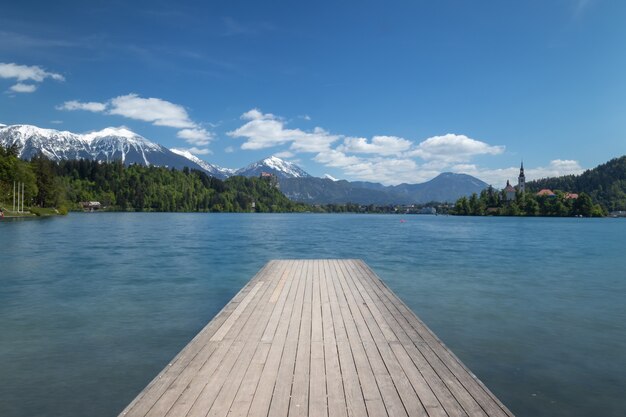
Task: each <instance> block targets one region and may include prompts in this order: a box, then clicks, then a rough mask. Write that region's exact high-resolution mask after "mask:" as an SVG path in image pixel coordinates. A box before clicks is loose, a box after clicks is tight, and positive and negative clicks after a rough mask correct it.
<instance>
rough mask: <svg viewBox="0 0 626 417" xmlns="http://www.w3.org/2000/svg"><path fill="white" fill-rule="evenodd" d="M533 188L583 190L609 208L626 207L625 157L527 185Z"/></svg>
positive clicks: (619, 208)
mask: <svg viewBox="0 0 626 417" xmlns="http://www.w3.org/2000/svg"><path fill="white" fill-rule="evenodd" d="M526 187H527V188H528V189H529V190H531V191H535V192H536V191H539V190H541V189H543V188H548V189H551V190H562V191H571V192H575V193H581V192H584V193H586V194H589V196H590V197H591V199H592V200H593V201H594V202H595V203H598V204H600V205H601V206H602V207H604V208H605V209H606V210H608V211H615V210H626V156H622V157H620V158H615V159H612V160H610V161H609V162H607V163H605V164H602V165H598V166H597V167H596V168H593V169H590V170H587V171H585V172H584V173H582V174H580V175H566V176H563V177H557V178H545V179H541V180H536V181H531V182H528V183H527V184H526Z"/></svg>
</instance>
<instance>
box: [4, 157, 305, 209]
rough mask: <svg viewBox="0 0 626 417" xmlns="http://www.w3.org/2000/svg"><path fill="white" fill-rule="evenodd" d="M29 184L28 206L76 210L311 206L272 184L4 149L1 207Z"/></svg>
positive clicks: (295, 207) (291, 207)
mask: <svg viewBox="0 0 626 417" xmlns="http://www.w3.org/2000/svg"><path fill="white" fill-rule="evenodd" d="M14 181H19V182H23V183H24V184H25V186H24V196H25V198H24V201H25V204H26V206H27V207H30V206H36V207H57V208H67V209H70V210H71V209H76V208H78V207H79V206H78V203H79V202H81V201H99V202H100V203H102V205H104V206H106V207H108V208H109V209H113V210H133V211H214V212H248V211H259V212H292V211H304V210H305V209H306V206H305V205H303V204H298V203H294V202H292V201H290V200H289V199H287V198H286V197H285V196H284V195H283V194H282V193H281V192H280V191H279V190H277V189H276V188H274V187H272V186H271V184H270V183H269V181H266V180H263V179H259V178H244V177H232V178H229V179H227V180H224V181H222V180H219V179H216V178H213V177H210V176H208V175H207V174H206V173H204V172H201V171H197V170H189V169H186V168H185V169H183V170H182V171H177V170H173V169H167V168H161V167H143V166H139V165H131V166H129V167H125V166H124V165H123V164H122V163H121V162H113V163H101V162H97V161H88V160H74V161H61V162H53V161H50V160H48V159H46V158H45V157H42V156H37V157H34V158H33V159H32V160H31V161H22V160H20V159H19V158H18V157H17V149H15V148H1V147H0V206H4V207H5V208H10V203H12V195H13V182H14Z"/></svg>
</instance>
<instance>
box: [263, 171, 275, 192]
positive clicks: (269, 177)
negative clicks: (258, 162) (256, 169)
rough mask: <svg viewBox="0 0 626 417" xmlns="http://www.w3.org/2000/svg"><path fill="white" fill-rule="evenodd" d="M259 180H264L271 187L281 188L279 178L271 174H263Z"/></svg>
mask: <svg viewBox="0 0 626 417" xmlns="http://www.w3.org/2000/svg"><path fill="white" fill-rule="evenodd" d="M259 178H261V179H262V180H265V181H268V182H269V183H270V185H271V186H272V187H274V188H279V184H278V177H277V176H276V175H274V174H272V173H270V172H261V175H259Z"/></svg>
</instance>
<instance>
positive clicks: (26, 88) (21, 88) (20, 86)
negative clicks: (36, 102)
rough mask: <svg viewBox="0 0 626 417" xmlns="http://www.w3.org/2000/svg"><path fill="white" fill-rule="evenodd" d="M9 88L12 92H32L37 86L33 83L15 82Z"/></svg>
mask: <svg viewBox="0 0 626 417" xmlns="http://www.w3.org/2000/svg"><path fill="white" fill-rule="evenodd" d="M9 90H11V91H13V92H14V93H33V92H35V90H37V86H36V85H35V84H24V83H17V84H15V85H12V86H11V88H9Z"/></svg>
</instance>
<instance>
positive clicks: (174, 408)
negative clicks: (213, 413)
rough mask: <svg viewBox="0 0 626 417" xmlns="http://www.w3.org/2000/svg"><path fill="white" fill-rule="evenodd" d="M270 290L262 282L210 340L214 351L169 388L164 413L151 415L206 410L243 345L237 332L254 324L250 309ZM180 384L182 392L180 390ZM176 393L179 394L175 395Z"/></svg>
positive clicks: (201, 413) (180, 413)
mask: <svg viewBox="0 0 626 417" xmlns="http://www.w3.org/2000/svg"><path fill="white" fill-rule="evenodd" d="M278 265H280V264H278ZM264 277H265V275H264ZM272 284H274V283H272ZM272 290H273V285H266V286H264V287H263V291H258V292H257V293H256V297H255V298H254V299H253V300H252V301H251V302H250V303H248V306H247V308H246V309H245V310H244V311H243V312H242V314H241V315H240V319H239V320H238V321H237V322H236V324H235V325H234V326H232V327H231V328H230V329H229V331H228V333H226V335H225V336H224V338H223V340H222V341H220V342H210V343H217V344H218V347H217V350H216V351H215V353H214V354H213V355H211V357H209V358H208V360H207V361H206V362H205V363H204V364H202V365H201V367H200V368H199V369H198V370H197V371H196V372H195V374H194V375H193V376H192V378H191V380H190V381H189V382H187V381H186V380H181V381H178V384H177V385H176V387H175V389H174V390H172V391H173V392H172V395H171V397H172V398H175V400H174V402H173V404H172V405H171V407H170V408H169V410H168V411H167V413H165V414H164V413H162V412H158V413H155V414H154V416H155V417H158V416H162V415H166V416H172V417H176V416H184V415H189V416H193V415H194V413H198V414H200V415H205V414H206V410H207V409H208V408H209V407H210V406H211V405H212V403H213V401H214V400H215V397H216V396H217V393H218V392H219V389H220V388H221V387H222V385H223V384H224V382H225V379H226V377H227V376H228V374H229V373H230V370H231V369H232V367H233V366H234V364H235V362H236V361H237V358H238V357H239V354H240V353H241V351H242V350H243V348H244V342H243V341H242V340H237V336H241V337H240V339H241V338H243V337H245V335H246V333H247V332H250V330H251V329H253V328H254V327H255V326H256V325H257V322H258V319H259V315H255V314H253V313H254V311H255V309H256V307H257V305H258V304H259V303H260V302H261V299H262V298H263V297H264V296H265V297H267V296H268V294H269V293H271V291H272ZM209 382H211V383H209ZM181 388H182V392H180V389H181ZM176 394H179V395H178V397H176ZM168 402H169V401H168ZM164 405H167V403H166V404H164ZM163 408H165V407H163Z"/></svg>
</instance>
